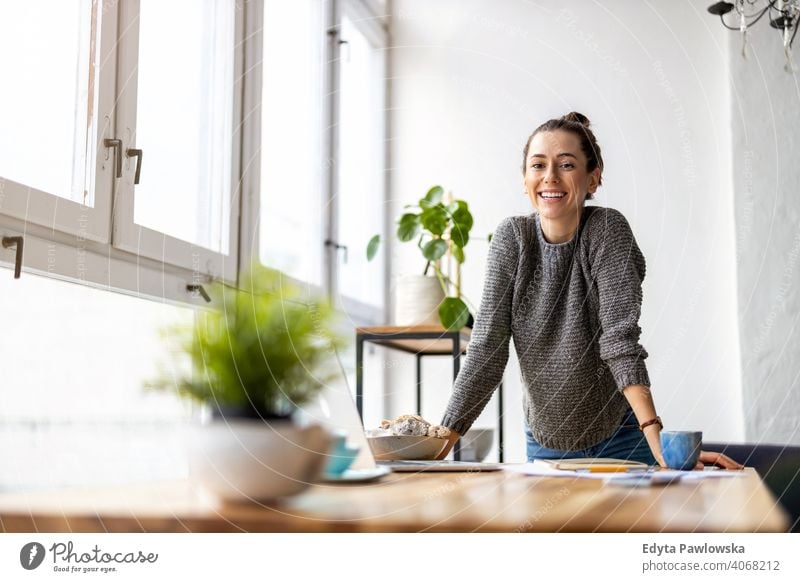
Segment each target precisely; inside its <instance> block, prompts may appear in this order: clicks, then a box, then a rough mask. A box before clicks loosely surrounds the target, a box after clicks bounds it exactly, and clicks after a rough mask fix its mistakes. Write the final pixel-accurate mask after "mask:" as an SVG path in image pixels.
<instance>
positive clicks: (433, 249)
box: [422, 238, 447, 261]
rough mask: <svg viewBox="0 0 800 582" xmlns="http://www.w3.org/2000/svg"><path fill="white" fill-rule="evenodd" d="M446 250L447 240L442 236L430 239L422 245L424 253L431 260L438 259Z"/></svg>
mask: <svg viewBox="0 0 800 582" xmlns="http://www.w3.org/2000/svg"><path fill="white" fill-rule="evenodd" d="M446 252H447V241H446V240H442V239H440V238H435V239H433V240H430V241H428V242H427V243H425V246H423V247H422V254H423V256H424V257H425V258H426V259H428V260H429V261H438V260H439V259H441V258H442V257H443V256H444V254H445V253H446Z"/></svg>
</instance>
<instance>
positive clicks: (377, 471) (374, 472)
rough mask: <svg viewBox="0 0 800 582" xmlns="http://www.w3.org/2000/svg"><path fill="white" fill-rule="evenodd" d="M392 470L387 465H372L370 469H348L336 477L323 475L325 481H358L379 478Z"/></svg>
mask: <svg viewBox="0 0 800 582" xmlns="http://www.w3.org/2000/svg"><path fill="white" fill-rule="evenodd" d="M391 472H392V470H391V469H389V467H373V468H372V469H348V470H347V471H345V472H344V473H342V474H341V475H339V476H338V477H325V478H324V479H323V481H324V482H325V483H342V482H344V483H359V482H364V481H372V480H374V479H379V478H381V477H383V476H384V475H388V474H389V473H391Z"/></svg>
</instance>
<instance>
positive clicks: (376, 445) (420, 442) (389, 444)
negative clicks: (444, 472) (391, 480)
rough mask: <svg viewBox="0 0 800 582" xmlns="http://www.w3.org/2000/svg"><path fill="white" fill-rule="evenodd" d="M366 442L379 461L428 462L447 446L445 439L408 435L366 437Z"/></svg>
mask: <svg viewBox="0 0 800 582" xmlns="http://www.w3.org/2000/svg"><path fill="white" fill-rule="evenodd" d="M367 442H368V443H369V448H370V449H372V455H373V456H374V457H375V458H376V459H377V460H379V461H430V460H433V459H435V458H436V456H437V455H438V454H439V453H441V452H442V450H443V449H444V447H445V445H447V439H437V438H435V437H428V436H408V435H385V436H375V437H367Z"/></svg>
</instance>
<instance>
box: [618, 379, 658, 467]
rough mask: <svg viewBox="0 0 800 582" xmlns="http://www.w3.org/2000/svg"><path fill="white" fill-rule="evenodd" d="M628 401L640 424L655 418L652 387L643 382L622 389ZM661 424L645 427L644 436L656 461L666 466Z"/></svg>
mask: <svg viewBox="0 0 800 582" xmlns="http://www.w3.org/2000/svg"><path fill="white" fill-rule="evenodd" d="M622 393H623V394H624V395H625V398H627V399H628V403H629V404H630V405H631V408H632V409H633V413H634V414H635V415H636V420H637V421H638V422H639V425H642V424H644V423H645V422H647V421H648V420H652V419H654V418H655V417H656V416H657V414H656V407H655V404H653V396H652V394H651V393H650V387H649V386H644V385H642V384H631V385H630V386H626V387H625V389H624V390H623V391H622ZM660 435H661V426H660V425H659V424H658V423H655V424H651V425H649V426H646V427H645V428H644V438H645V439H647V444H648V445H649V446H650V451H651V452H652V453H653V457H655V459H656V462H657V463H658V464H659V465H661V466H662V467H666V466H667V465H666V463H664V455H663V454H662V453H661V436H660Z"/></svg>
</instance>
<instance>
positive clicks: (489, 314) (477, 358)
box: [440, 218, 521, 458]
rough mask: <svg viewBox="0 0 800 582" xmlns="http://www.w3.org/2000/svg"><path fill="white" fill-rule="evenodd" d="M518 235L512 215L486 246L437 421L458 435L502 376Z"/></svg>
mask: <svg viewBox="0 0 800 582" xmlns="http://www.w3.org/2000/svg"><path fill="white" fill-rule="evenodd" d="M520 238H521V235H520V233H519V232H518V231H517V226H516V225H515V224H514V220H513V219H512V218H507V219H505V220H503V221H502V222H501V223H500V224H499V225H498V227H497V229H496V231H495V234H494V236H493V237H492V242H491V245H490V246H489V256H488V260H487V267H486V277H485V280H484V286H483V295H482V297H481V305H480V311H479V313H478V315H477V317H476V320H475V327H474V328H473V330H472V335H471V337H470V342H469V347H468V349H467V356H466V358H465V359H464V364H463V366H462V367H461V371H460V372H459V374H458V378H456V382H455V386H454V387H453V394H452V395H451V396H450V401H449V402H448V404H447V409H446V410H445V413H444V415H443V417H442V421H441V423H440V424H441V425H442V426H446V427H447V428H449V429H450V430H451V431H453V432H454V433H455V436H453V437H451V439H450V443H449V445H448V447H446V449H445V451H443V453H442V455H440V457H442V458H443V457H444V456H446V455H447V453H448V452H449V451H450V448H451V447H452V445H453V444H454V443H455V441H456V440H457V438H458V435H462V434H464V433H465V432H467V430H468V429H469V427H470V426H472V423H473V422H475V419H476V418H477V417H478V415H479V414H480V413H481V411H483V409H484V407H485V406H486V403H487V402H488V401H489V399H490V398H491V396H492V394H493V393H494V391H495V389H496V388H497V385H498V384H499V383H500V381H501V380H502V378H503V372H504V371H505V367H506V363H507V362H508V345H509V339H510V338H511V310H512V299H513V296H514V282H515V280H516V272H517V260H518V257H519V253H520V251H519V247H520Z"/></svg>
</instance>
